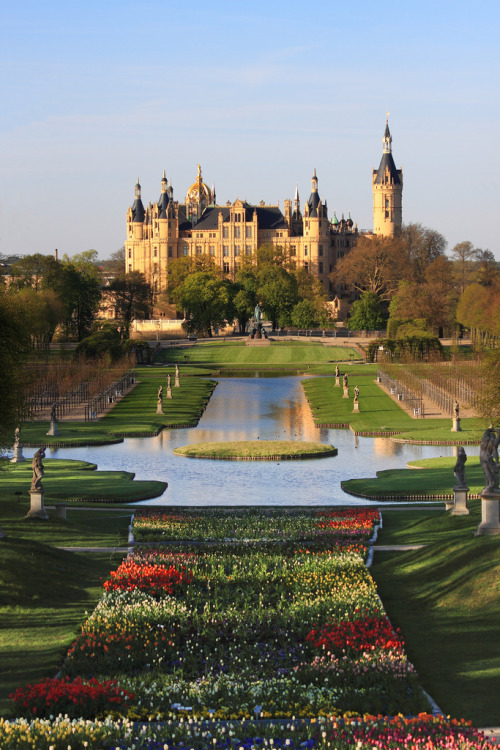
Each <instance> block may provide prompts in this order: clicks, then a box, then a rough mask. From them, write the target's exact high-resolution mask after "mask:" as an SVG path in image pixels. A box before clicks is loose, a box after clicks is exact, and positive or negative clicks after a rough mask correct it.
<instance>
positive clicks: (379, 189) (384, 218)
mask: <svg viewBox="0 0 500 750" xmlns="http://www.w3.org/2000/svg"><path fill="white" fill-rule="evenodd" d="M382 143H383V150H382V159H381V161H380V166H379V168H378V169H374V170H373V174H372V185H373V231H374V233H375V234H381V235H383V236H384V237H393V236H394V235H395V234H396V233H397V231H398V230H399V229H400V228H401V225H402V223H403V170H402V169H396V165H395V164H394V159H393V158H392V136H391V133H390V130H389V123H388V121H387V120H386V122H385V132H384V137H383V138H382Z"/></svg>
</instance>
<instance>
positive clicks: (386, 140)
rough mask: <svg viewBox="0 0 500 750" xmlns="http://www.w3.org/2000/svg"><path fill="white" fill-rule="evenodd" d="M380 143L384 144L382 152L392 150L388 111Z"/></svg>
mask: <svg viewBox="0 0 500 750" xmlns="http://www.w3.org/2000/svg"><path fill="white" fill-rule="evenodd" d="M382 143H383V144H384V148H383V153H384V154H390V153H391V151H392V137H391V131H390V130H389V113H387V117H386V120H385V132H384V137H383V138H382Z"/></svg>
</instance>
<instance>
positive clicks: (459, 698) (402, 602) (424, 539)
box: [371, 500, 500, 726]
mask: <svg viewBox="0 0 500 750" xmlns="http://www.w3.org/2000/svg"><path fill="white" fill-rule="evenodd" d="M479 505H480V502H479V501H477V500H476V501H472V502H471V508H472V512H471V515H470V516H462V517H453V516H450V514H446V513H444V512H443V513H438V512H434V511H409V512H403V511H396V510H393V511H390V510H389V511H388V510H385V509H384V510H383V519H384V520H383V523H384V528H383V530H382V531H381V532H380V534H379V539H378V542H377V543H378V544H415V543H422V544H426V547H425V548H424V549H421V550H416V551H411V552H390V553H389V552H387V553H384V552H376V553H375V558H374V564H373V566H372V568H371V572H372V575H373V576H374V578H375V581H376V583H377V586H378V591H379V594H380V596H381V598H382V601H383V602H384V607H385V608H386V610H387V612H388V614H389V617H390V618H391V621H392V622H393V624H394V625H396V626H398V627H400V628H401V629H402V631H403V633H404V637H405V642H406V647H407V652H408V657H409V659H410V660H411V661H412V662H413V664H415V666H416V668H417V670H418V672H419V674H420V677H421V681H422V684H423V685H424V687H425V689H426V690H427V691H428V692H429V693H430V694H431V695H432V697H433V698H434V700H435V701H436V702H437V703H438V705H439V706H440V708H441V709H442V710H443V711H444V712H445V713H446V714H451V715H453V716H456V717H461V716H464V717H465V718H467V719H470V720H472V722H473V723H474V725H475V726H495V725H498V724H499V723H500V705H499V703H498V685H499V684H500V639H499V638H498V632H499V627H500V539H499V537H477V538H474V537H473V532H474V530H475V528H476V526H477V524H478V523H479V520H480V512H479Z"/></svg>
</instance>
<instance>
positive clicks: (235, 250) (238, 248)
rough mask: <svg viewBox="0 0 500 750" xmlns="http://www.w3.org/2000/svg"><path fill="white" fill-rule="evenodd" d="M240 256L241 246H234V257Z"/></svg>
mask: <svg viewBox="0 0 500 750" xmlns="http://www.w3.org/2000/svg"><path fill="white" fill-rule="evenodd" d="M239 254H240V246H239V245H235V246H234V257H235V258H237V257H238V255H239Z"/></svg>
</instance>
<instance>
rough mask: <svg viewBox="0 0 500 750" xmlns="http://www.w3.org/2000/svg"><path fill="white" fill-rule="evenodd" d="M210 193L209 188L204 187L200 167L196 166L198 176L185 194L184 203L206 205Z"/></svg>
mask: <svg viewBox="0 0 500 750" xmlns="http://www.w3.org/2000/svg"><path fill="white" fill-rule="evenodd" d="M211 197H212V196H211V193H210V190H209V188H208V187H207V186H206V185H205V183H204V182H203V180H202V178H201V167H200V165H199V164H198V175H197V177H196V181H195V182H193V184H192V185H191V187H190V188H189V190H188V191H187V193H186V203H205V204H206V205H208V204H209V203H210V200H211Z"/></svg>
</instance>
